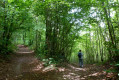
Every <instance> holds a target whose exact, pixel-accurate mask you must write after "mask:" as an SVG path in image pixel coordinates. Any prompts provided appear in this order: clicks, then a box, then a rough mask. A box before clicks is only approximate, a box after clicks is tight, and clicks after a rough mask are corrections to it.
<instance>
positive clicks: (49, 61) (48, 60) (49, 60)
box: [42, 58, 56, 67]
mask: <svg viewBox="0 0 119 80" xmlns="http://www.w3.org/2000/svg"><path fill="white" fill-rule="evenodd" d="M42 61H43V62H44V66H45V67H46V66H49V65H51V64H56V61H55V60H54V59H53V58H48V59H43V60H42Z"/></svg>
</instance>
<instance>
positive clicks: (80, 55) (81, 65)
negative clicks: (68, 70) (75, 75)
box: [78, 50, 83, 68]
mask: <svg viewBox="0 0 119 80" xmlns="http://www.w3.org/2000/svg"><path fill="white" fill-rule="evenodd" d="M78 58H79V66H80V67H81V68H82V67H83V53H82V52H81V50H79V52H78Z"/></svg>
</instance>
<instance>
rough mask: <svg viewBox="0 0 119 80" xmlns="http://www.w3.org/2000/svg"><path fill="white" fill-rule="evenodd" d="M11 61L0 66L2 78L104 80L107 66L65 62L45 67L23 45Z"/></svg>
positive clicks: (10, 79) (15, 79)
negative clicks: (80, 66)
mask: <svg viewBox="0 0 119 80" xmlns="http://www.w3.org/2000/svg"><path fill="white" fill-rule="evenodd" d="M18 48H19V49H18V51H17V52H16V54H15V55H14V56H13V58H12V61H11V62H10V63H7V64H4V66H3V65H2V66H3V68H4V69H2V67H0V69H1V71H0V80H103V79H104V78H105V75H106V73H105V71H104V69H105V67H104V66H96V65H85V66H84V68H79V66H77V65H74V64H68V63H64V64H62V65H61V66H59V67H53V66H52V65H51V66H50V67H44V66H43V62H42V61H39V60H38V59H37V58H36V57H35V55H34V52H33V51H31V50H29V49H28V47H25V46H23V45H19V46H18Z"/></svg>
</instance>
